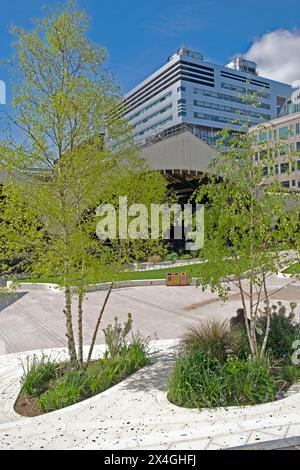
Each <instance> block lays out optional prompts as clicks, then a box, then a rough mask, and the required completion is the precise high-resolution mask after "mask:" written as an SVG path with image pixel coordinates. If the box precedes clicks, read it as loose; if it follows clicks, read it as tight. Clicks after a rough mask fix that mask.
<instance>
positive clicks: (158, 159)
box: [140, 131, 216, 174]
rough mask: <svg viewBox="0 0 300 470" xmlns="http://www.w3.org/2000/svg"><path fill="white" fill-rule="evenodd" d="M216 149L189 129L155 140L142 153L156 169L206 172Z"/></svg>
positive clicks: (192, 172)
mask: <svg viewBox="0 0 300 470" xmlns="http://www.w3.org/2000/svg"><path fill="white" fill-rule="evenodd" d="M215 153H216V151H215V150H214V149H213V148H212V147H210V146H209V145H207V144H206V143H205V142H204V141H203V140H201V139H200V138H198V137H196V136H195V135H194V134H192V133H191V132H189V131H185V132H181V133H178V134H176V135H173V136H170V137H168V138H165V139H162V140H158V141H154V142H152V143H149V144H148V145H147V146H145V147H142V148H141V150H140V155H141V156H142V157H143V158H144V159H145V160H146V161H147V162H148V164H149V165H150V166H151V168H153V169H154V170H160V171H164V172H182V173H187V174H206V173H208V172H209V165H210V163H211V160H212V157H213V155H215Z"/></svg>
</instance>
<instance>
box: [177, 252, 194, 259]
mask: <svg viewBox="0 0 300 470" xmlns="http://www.w3.org/2000/svg"><path fill="white" fill-rule="evenodd" d="M180 259H182V260H188V259H192V256H191V255H190V254H189V253H185V254H184V255H181V256H180Z"/></svg>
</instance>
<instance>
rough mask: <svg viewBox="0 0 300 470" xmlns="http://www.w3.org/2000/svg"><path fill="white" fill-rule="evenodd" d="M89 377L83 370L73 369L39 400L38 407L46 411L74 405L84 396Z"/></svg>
mask: <svg viewBox="0 0 300 470" xmlns="http://www.w3.org/2000/svg"><path fill="white" fill-rule="evenodd" d="M86 383H87V378H86V377H85V374H84V373H83V372H82V371H78V370H73V371H70V372H68V373H67V374H65V375H64V376H63V377H61V378H60V379H58V380H57V382H56V383H55V384H54V385H53V388H50V389H49V390H47V391H46V392H44V393H43V394H42V395H40V396H39V398H38V400H37V404H38V407H39V408H40V409H41V410H42V411H45V412H49V411H54V410H57V409H60V408H65V407H66V406H70V405H74V404H75V403H77V402H78V401H80V399H82V398H83V397H84V392H85V387H86Z"/></svg>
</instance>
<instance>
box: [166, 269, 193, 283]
mask: <svg viewBox="0 0 300 470" xmlns="http://www.w3.org/2000/svg"><path fill="white" fill-rule="evenodd" d="M166 285H167V286H187V285H188V277H187V273H184V272H177V273H174V272H173V273H167V277H166Z"/></svg>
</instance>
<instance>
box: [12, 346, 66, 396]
mask: <svg viewBox="0 0 300 470" xmlns="http://www.w3.org/2000/svg"><path fill="white" fill-rule="evenodd" d="M22 368H23V375H22V377H21V385H22V390H23V393H24V395H25V396H26V397H36V396H38V395H40V394H41V393H42V392H44V391H45V390H46V389H47V387H48V383H49V382H50V380H53V379H55V378H56V376H57V373H58V369H59V365H58V364H57V363H55V362H53V361H52V360H51V358H50V357H47V356H46V355H44V354H43V355H42V356H41V357H38V356H33V358H32V359H30V358H28V357H27V358H26V363H25V364H24V363H22Z"/></svg>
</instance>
